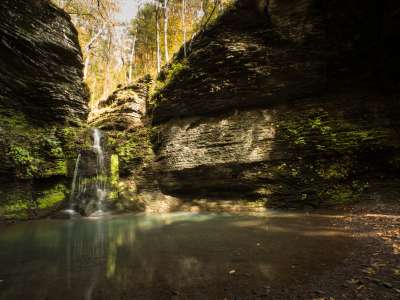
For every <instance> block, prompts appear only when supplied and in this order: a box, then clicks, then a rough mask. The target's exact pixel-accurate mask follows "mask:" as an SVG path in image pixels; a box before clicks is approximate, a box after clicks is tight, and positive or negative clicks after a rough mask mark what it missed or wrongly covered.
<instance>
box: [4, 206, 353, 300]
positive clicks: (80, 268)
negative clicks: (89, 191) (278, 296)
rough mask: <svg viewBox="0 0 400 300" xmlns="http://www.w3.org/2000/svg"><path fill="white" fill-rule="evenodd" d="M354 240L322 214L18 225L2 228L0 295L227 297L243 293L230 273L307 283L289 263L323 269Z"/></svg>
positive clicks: (307, 269) (139, 217) (305, 269)
mask: <svg viewBox="0 0 400 300" xmlns="http://www.w3.org/2000/svg"><path fill="white" fill-rule="evenodd" d="M294 241H295V243H296V249H294V247H293V242H294ZM352 243H353V241H352V240H351V238H350V237H349V236H348V235H347V234H346V232H344V231H337V230H332V227H331V225H330V223H329V218H324V217H318V216H316V217H310V216H301V215H296V216H287V215H284V214H276V215H263V216H230V215H216V214H191V213H175V214H165V215H158V216H148V215H136V216H131V215H128V216H120V217H108V218H102V219H101V218H100V219H95V218H94V219H82V220H67V221H60V220H46V221H40V222H32V223H24V224H17V225H13V226H10V227H6V228H3V229H1V234H0V245H1V248H0V265H1V269H0V280H3V282H2V283H1V285H0V299H61V300H62V299H85V300H86V299H87V300H91V299H170V298H171V297H172V296H173V295H176V294H177V293H179V294H180V295H186V296H185V297H188V299H197V298H199V299H204V295H206V294H208V293H210V292H212V293H213V294H214V295H216V296H221V297H224V296H227V294H226V293H227V290H232V289H235V288H237V289H241V287H240V282H241V281H240V280H239V281H237V282H236V285H235V287H233V286H230V285H231V280H232V276H231V275H229V271H230V270H232V269H234V270H235V272H236V274H237V275H236V276H241V275H243V274H245V276H246V278H247V279H246V280H245V281H251V284H253V285H258V284H260V285H265V281H266V280H267V281H271V284H274V282H276V283H277V284H282V283H284V282H290V281H292V280H293V279H294V278H303V277H304V276H298V275H299V274H297V270H293V269H292V268H291V265H292V264H293V262H296V264H297V265H299V266H300V267H299V268H298V269H299V272H302V273H304V272H318V271H319V270H322V268H321V266H320V265H321V264H323V265H324V268H326V267H327V266H332V267H333V266H335V265H336V264H338V263H339V262H341V261H342V260H343V258H344V257H345V256H346V253H347V252H348V250H349V249H350V247H351V246H352ZM327 251H329V253H330V254H329V256H327V255H326V253H327ZM304 255H305V256H307V259H304V257H303V256H304ZM243 276H244V275H243ZM237 278H239V277H237ZM224 286H225V288H224ZM226 286H229V287H230V289H226ZM242 288H243V287H242ZM201 297H203V298H201ZM183 299H184V297H183Z"/></svg>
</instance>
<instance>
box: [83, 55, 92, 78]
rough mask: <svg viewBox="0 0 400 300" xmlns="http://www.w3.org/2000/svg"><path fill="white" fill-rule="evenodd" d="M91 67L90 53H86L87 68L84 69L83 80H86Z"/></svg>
mask: <svg viewBox="0 0 400 300" xmlns="http://www.w3.org/2000/svg"><path fill="white" fill-rule="evenodd" d="M89 66H90V52H87V53H86V59H85V66H84V68H83V80H86V78H87V75H88V72H89Z"/></svg>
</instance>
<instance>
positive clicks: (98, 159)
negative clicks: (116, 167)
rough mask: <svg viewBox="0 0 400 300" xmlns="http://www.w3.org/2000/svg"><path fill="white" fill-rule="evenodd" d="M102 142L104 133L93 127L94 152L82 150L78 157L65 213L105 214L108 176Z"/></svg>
mask: <svg viewBox="0 0 400 300" xmlns="http://www.w3.org/2000/svg"><path fill="white" fill-rule="evenodd" d="M102 143H103V133H102V132H101V131H100V130H99V129H97V128H94V129H92V152H91V151H89V152H88V151H87V150H82V152H81V153H80V154H79V155H78V157H77V159H76V162H75V169H74V174H73V179H72V184H71V194H70V198H69V207H68V209H66V210H65V211H64V213H66V214H68V215H77V214H78V212H79V213H80V214H83V215H86V216H101V215H103V214H104V207H105V205H104V202H105V201H106V198H107V195H108V176H107V171H106V166H105V153H104V150H103V146H102ZM93 153H94V154H95V157H93ZM94 159H95V160H94ZM94 167H95V168H94Z"/></svg>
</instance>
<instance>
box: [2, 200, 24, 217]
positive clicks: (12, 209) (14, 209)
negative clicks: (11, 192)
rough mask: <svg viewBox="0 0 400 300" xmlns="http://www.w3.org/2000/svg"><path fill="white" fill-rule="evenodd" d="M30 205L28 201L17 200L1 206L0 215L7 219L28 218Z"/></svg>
mask: <svg viewBox="0 0 400 300" xmlns="http://www.w3.org/2000/svg"><path fill="white" fill-rule="evenodd" d="M28 210H29V205H28V202H27V201H24V200H15V201H12V202H9V203H7V204H5V205H2V206H0V216H2V217H3V218H6V219H9V218H10V219H26V218H27V217H28Z"/></svg>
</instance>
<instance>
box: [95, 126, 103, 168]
mask: <svg viewBox="0 0 400 300" xmlns="http://www.w3.org/2000/svg"><path fill="white" fill-rule="evenodd" d="M101 138H102V133H101V131H100V130H99V129H98V128H95V129H93V149H94V152H95V153H96V155H97V174H98V175H101V173H103V169H104V152H103V148H102V147H101Z"/></svg>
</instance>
